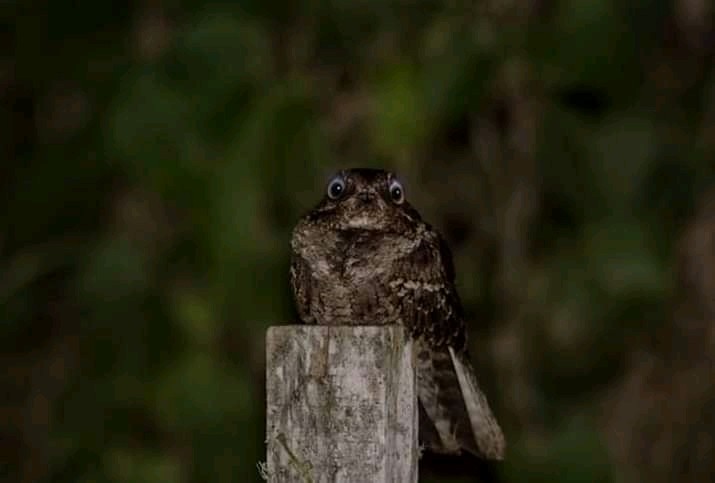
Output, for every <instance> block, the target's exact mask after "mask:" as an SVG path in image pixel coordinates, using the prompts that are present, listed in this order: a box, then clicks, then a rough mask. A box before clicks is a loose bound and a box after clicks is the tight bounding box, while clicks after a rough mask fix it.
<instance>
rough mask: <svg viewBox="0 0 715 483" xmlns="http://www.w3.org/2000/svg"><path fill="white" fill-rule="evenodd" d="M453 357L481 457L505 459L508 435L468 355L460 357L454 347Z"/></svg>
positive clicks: (450, 350)
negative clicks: (495, 415)
mask: <svg viewBox="0 0 715 483" xmlns="http://www.w3.org/2000/svg"><path fill="white" fill-rule="evenodd" d="M449 355H450V356H451V360H452V363H453V364H454V372H455V374H456V375H457V380H458V381H459V387H460V389H461V391H462V398H463V401H464V405H465V407H466V409H467V415H468V416H469V422H470V423H471V427H472V432H473V434H474V439H475V440H476V442H477V446H478V452H479V454H480V455H481V456H483V457H484V458H487V459H493V460H502V459H504V453H505V451H506V441H505V439H504V433H502V430H501V428H500V427H499V424H498V423H497V420H496V418H495V417H494V414H492V410H491V408H490V407H489V403H488V402H487V397H486V396H485V395H484V393H483V392H482V390H481V389H480V388H479V384H478V383H477V377H476V375H475V374H474V369H472V365H471V363H470V362H469V359H467V357H466V353H461V354H458V353H456V352H455V351H454V349H452V348H451V347H450V348H449Z"/></svg>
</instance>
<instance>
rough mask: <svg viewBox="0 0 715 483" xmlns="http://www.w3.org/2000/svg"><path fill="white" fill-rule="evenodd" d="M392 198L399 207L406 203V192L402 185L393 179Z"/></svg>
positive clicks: (391, 186) (391, 184) (391, 185)
mask: <svg viewBox="0 0 715 483" xmlns="http://www.w3.org/2000/svg"><path fill="white" fill-rule="evenodd" d="M390 198H392V201H393V202H395V203H396V204H398V205H399V204H402V202H403V201H405V190H404V189H403V188H402V184H400V182H399V181H397V180H396V179H393V180H392V182H391V183H390Z"/></svg>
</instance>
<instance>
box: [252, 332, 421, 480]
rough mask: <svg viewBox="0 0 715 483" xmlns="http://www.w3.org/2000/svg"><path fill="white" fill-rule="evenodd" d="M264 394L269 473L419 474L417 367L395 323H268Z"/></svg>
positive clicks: (282, 476) (289, 476)
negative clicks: (393, 324) (351, 324)
mask: <svg viewBox="0 0 715 483" xmlns="http://www.w3.org/2000/svg"><path fill="white" fill-rule="evenodd" d="M266 396H267V400H266V403H267V407H266V426H267V428H266V436H267V462H266V471H265V473H266V477H267V479H268V481H271V482H311V483H323V482H362V481H365V482H400V483H402V482H407V483H409V482H416V481H417V461H418V443H417V397H416V385H415V369H414V365H413V359H412V345H411V343H410V342H409V341H408V339H407V338H406V336H405V333H404V331H403V329H402V328H401V327H398V326H308V325H298V326H279V327H271V328H270V329H269V330H268V333H267V335H266Z"/></svg>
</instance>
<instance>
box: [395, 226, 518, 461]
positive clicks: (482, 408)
mask: <svg viewBox="0 0 715 483" xmlns="http://www.w3.org/2000/svg"><path fill="white" fill-rule="evenodd" d="M399 265H400V266H399V269H398V270H396V274H397V275H396V279H395V280H394V281H393V289H395V290H394V294H395V299H396V300H395V303H396V304H398V305H399V306H400V309H401V313H402V316H403V319H404V320H403V322H404V324H405V326H406V327H408V329H409V330H410V332H411V334H412V335H413V337H414V338H415V341H416V344H415V345H416V349H417V374H418V376H417V377H418V394H419V400H420V404H421V409H422V410H423V411H424V413H426V415H427V416H428V418H429V421H424V422H421V423H420V431H421V432H422V435H423V442H424V444H425V445H427V446H428V447H430V448H431V449H432V450H434V451H437V452H447V453H455V452H459V450H460V448H463V449H466V450H467V451H470V452H472V453H474V454H476V455H478V456H481V457H484V458H489V459H502V458H503V455H504V448H505V442H504V436H503V434H502V432H501V429H500V428H499V425H498V424H497V422H496V419H495V418H494V416H493V414H492V411H491V409H490V408H489V405H488V403H487V400H486V398H485V396H484V394H483V393H482V391H481V390H480V389H479V385H478V383H477V380H476V377H475V375H474V371H473V369H472V366H471V364H470V363H469V360H468V358H467V355H466V332H465V327H464V317H463V313H462V307H461V302H460V300H459V296H458V295H457V291H456V288H455V285H454V268H453V266H452V259H451V255H450V253H449V249H448V248H447V247H446V245H445V243H444V241H443V240H442V239H441V237H439V235H438V234H436V233H435V232H433V231H428V232H427V233H426V237H425V239H424V240H423V241H421V242H420V243H418V244H416V246H415V248H414V249H413V250H412V251H411V252H410V253H409V254H407V255H406V256H405V257H404V259H402V260H400V262H399Z"/></svg>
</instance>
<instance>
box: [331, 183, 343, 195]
mask: <svg viewBox="0 0 715 483" xmlns="http://www.w3.org/2000/svg"><path fill="white" fill-rule="evenodd" d="M342 191H343V186H342V185H341V184H340V183H333V186H332V187H331V188H330V192H331V193H332V195H333V196H338V195H339V194H340V193H342Z"/></svg>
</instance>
